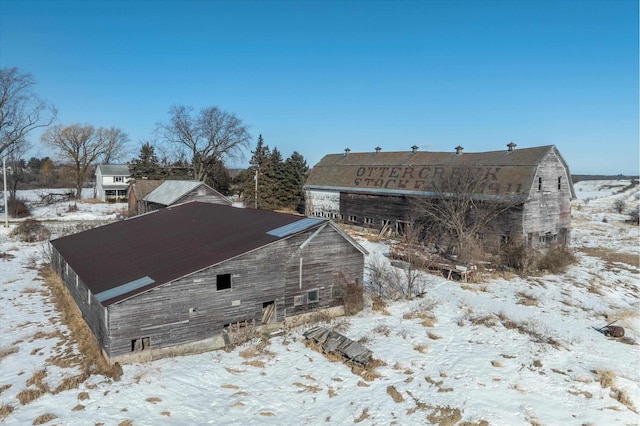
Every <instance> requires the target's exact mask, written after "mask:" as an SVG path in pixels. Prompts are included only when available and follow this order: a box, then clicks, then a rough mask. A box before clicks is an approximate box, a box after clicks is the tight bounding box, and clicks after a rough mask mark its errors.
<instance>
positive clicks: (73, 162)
mask: <svg viewBox="0 0 640 426" xmlns="http://www.w3.org/2000/svg"><path fill="white" fill-rule="evenodd" d="M42 141H43V142H44V143H46V144H47V145H49V146H50V147H51V148H53V149H54V150H55V152H56V155H57V156H58V158H59V160H60V162H62V163H66V164H68V165H69V167H70V168H71V169H72V172H73V176H74V184H75V195H76V199H80V198H82V187H83V186H84V183H85V181H86V180H87V178H88V175H89V172H90V171H91V169H92V166H93V165H95V164H96V163H97V162H107V161H112V160H117V159H120V158H121V156H122V155H124V153H125V144H126V143H127V141H128V137H127V135H126V133H124V132H123V131H122V130H120V129H116V128H113V127H112V128H110V129H103V128H98V129H96V128H94V127H93V126H91V125H88V124H85V125H84V126H82V125H80V124H73V125H71V126H63V125H57V126H54V127H51V128H49V129H47V131H46V132H45V133H44V134H43V135H42Z"/></svg>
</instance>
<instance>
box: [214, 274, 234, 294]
mask: <svg viewBox="0 0 640 426" xmlns="http://www.w3.org/2000/svg"><path fill="white" fill-rule="evenodd" d="M230 288H231V274H221V275H218V276H216V290H228V289H230Z"/></svg>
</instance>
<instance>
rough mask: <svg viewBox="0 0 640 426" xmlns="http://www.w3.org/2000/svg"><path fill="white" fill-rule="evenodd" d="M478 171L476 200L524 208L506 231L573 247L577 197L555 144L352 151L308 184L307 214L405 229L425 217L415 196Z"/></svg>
mask: <svg viewBox="0 0 640 426" xmlns="http://www.w3.org/2000/svg"><path fill="white" fill-rule="evenodd" d="M465 169H467V170H478V171H480V173H477V174H476V176H480V177H481V179H482V182H481V183H480V184H479V185H477V186H476V187H475V188H476V191H477V194H476V196H477V197H478V198H481V199H483V200H486V201H489V202H491V201H495V202H503V203H504V202H508V203H514V206H515V204H518V205H517V208H514V209H513V211H514V216H515V220H514V221H515V224H514V223H513V222H512V223H510V224H509V226H510V228H509V229H508V230H504V233H505V234H506V233H508V234H510V235H509V237H512V236H513V234H514V229H515V234H520V235H521V236H522V238H523V239H526V240H527V241H528V243H529V244H530V245H531V246H533V247H539V246H545V245H548V244H549V243H551V242H553V241H559V242H561V243H564V244H568V243H569V241H570V227H571V199H572V198H575V192H574V190H573V183H572V181H571V174H570V172H569V167H568V165H567V163H566V162H565V161H564V159H563V158H562V156H561V155H560V153H559V152H558V150H557V148H556V147H555V146H541V147H535V148H526V149H515V144H513V143H510V144H509V145H508V149H505V150H503V151H492V152H478V153H462V147H457V148H456V152H419V151H418V148H417V147H413V148H412V150H411V151H408V152H382V151H381V150H380V148H376V151H375V152H367V153H351V152H349V150H348V149H347V150H345V153H344V154H331V155H327V156H325V157H324V158H323V159H322V160H320V162H319V163H318V164H316V165H315V166H314V167H313V169H312V170H311V173H310V175H309V177H308V179H307V182H306V185H305V194H306V205H307V215H309V216H316V217H328V218H333V219H334V220H338V221H341V222H344V223H347V224H352V225H356V226H363V227H369V228H373V229H382V228H383V227H385V226H387V227H392V228H395V229H396V230H398V229H399V228H401V227H402V226H403V224H405V223H407V222H409V221H411V220H414V219H416V218H418V217H419V216H420V211H418V210H416V205H417V203H415V202H414V200H415V199H419V198H430V197H431V198H433V197H443V196H445V195H444V194H443V191H442V188H444V187H446V185H443V183H446V182H447V180H449V179H451V176H452V175H453V174H455V173H458V174H459V173H460V171H461V170H465Z"/></svg>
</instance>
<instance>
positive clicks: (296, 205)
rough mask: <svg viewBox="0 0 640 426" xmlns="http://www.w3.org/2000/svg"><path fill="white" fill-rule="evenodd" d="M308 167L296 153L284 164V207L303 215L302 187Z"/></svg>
mask: <svg viewBox="0 0 640 426" xmlns="http://www.w3.org/2000/svg"><path fill="white" fill-rule="evenodd" d="M308 171H309V166H307V161H306V160H305V159H304V157H303V156H302V155H301V154H299V153H298V152H297V151H294V152H293V154H291V156H290V157H289V158H287V160H286V161H285V162H284V167H283V181H282V188H283V190H284V191H285V192H286V193H287V198H286V203H285V205H286V206H287V207H288V208H290V209H295V210H296V211H297V212H298V213H304V210H305V209H304V207H305V206H304V191H303V190H302V187H303V186H304V184H305V182H306V180H307V172H308Z"/></svg>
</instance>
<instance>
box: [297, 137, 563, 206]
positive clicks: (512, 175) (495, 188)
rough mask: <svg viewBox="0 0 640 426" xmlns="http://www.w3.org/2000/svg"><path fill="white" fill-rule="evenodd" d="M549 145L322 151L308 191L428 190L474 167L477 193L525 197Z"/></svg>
mask: <svg viewBox="0 0 640 426" xmlns="http://www.w3.org/2000/svg"><path fill="white" fill-rule="evenodd" d="M552 150H555V147H554V146H552V145H549V146H541V147H536V148H525V149H517V150H513V151H507V150H504V151H492V152H479V153H463V154H456V153H454V152H368V153H349V154H331V155H327V156H325V157H324V158H322V160H320V162H319V163H318V164H317V165H316V166H314V167H313V169H312V170H311V172H310V174H309V178H308V179H307V182H306V187H307V188H308V189H331V188H334V189H335V188H340V189H341V190H348V189H349V188H350V189H352V190H353V191H355V192H367V193H389V192H397V193H408V194H417V193H418V194H429V193H434V192H437V187H438V182H440V181H442V180H444V179H447V177H448V176H451V175H452V173H454V170H456V169H463V168H467V167H469V168H477V169H478V170H482V174H483V175H484V176H485V177H486V184H485V185H483V186H482V187H481V189H480V190H479V193H480V194H483V195H487V196H500V197H526V196H527V195H528V194H529V191H530V189H531V187H532V185H533V179H534V177H535V174H536V171H537V167H538V165H539V164H540V163H541V162H542V160H543V159H544V157H545V156H546V155H547V154H548V153H549V152H550V151H552Z"/></svg>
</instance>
